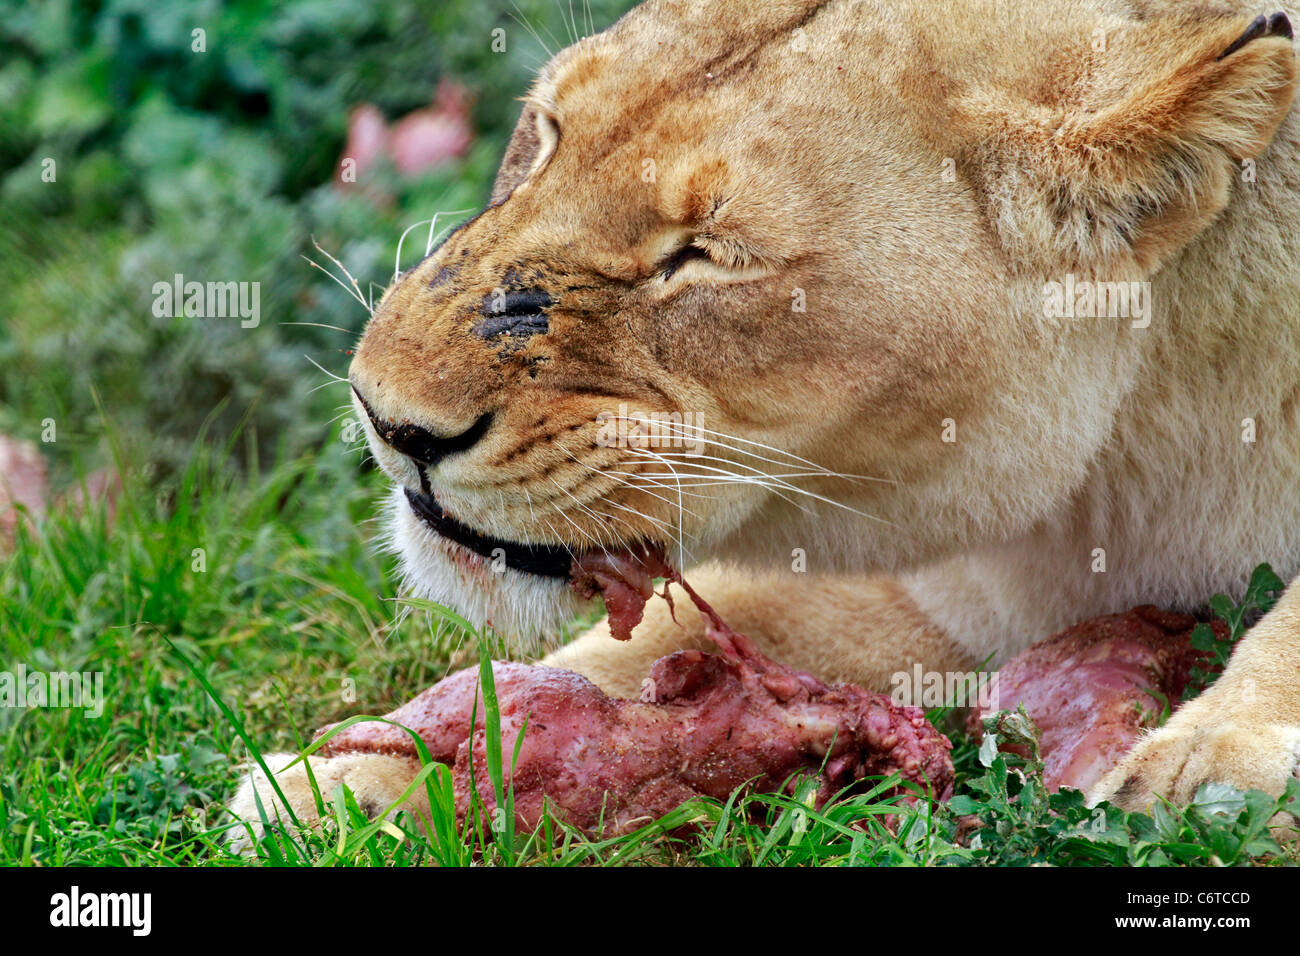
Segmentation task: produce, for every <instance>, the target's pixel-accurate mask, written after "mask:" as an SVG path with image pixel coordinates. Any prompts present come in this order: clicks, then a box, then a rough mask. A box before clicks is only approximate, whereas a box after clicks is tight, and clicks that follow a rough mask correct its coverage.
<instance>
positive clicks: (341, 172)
mask: <svg viewBox="0 0 1300 956" xmlns="http://www.w3.org/2000/svg"><path fill="white" fill-rule="evenodd" d="M473 140H474V136H473V133H472V131H471V130H470V118H469V95H468V93H467V92H466V91H465V88H464V87H463V86H461V85H460V84H459V83H453V82H451V81H449V80H443V81H442V82H440V83H439V84H438V89H437V92H436V93H435V94H434V100H433V104H432V105H430V106H427V107H425V108H423V109H418V110H415V111H414V112H411V113H408V114H407V115H406V116H404V117H402V118H401V119H400V120H398V121H397V122H396V123H394V124H393V125H392V126H391V127H390V126H389V125H388V123H387V122H386V121H385V119H384V116H383V114H382V113H380V111H379V109H378V108H377V107H375V106H373V105H371V104H369V103H364V104H362V105H361V106H358V107H357V108H356V109H354V110H353V111H352V116H351V117H350V118H349V119H348V141H347V145H346V146H344V149H343V156H342V157H341V158H340V161H339V165H338V172H337V173H336V174H335V184H336V185H337V186H339V187H340V188H343V189H348V188H351V187H354V186H356V185H358V184H359V183H360V182H361V181H362V179H363V177H364V176H365V174H366V173H368V172H370V171H371V170H373V169H374V167H375V165H376V164H377V163H378V162H379V161H380V159H382V158H385V157H387V158H388V159H389V160H390V161H391V162H392V164H393V166H394V167H395V168H396V169H397V171H398V172H400V173H401V174H402V175H404V176H414V175H417V174H419V173H422V172H424V171H426V170H429V169H434V168H436V167H438V166H441V165H443V164H444V163H448V162H451V161H452V160H454V159H458V158H460V157H461V156H464V155H465V154H466V153H467V152H468V151H469V147H470V144H471V143H472V142H473ZM348 160H351V164H350V166H351V170H352V172H353V173H355V177H352V176H348V177H347V178H345V173H346V171H347V170H346V168H345V165H344V164H345V163H346V162H347V161H348Z"/></svg>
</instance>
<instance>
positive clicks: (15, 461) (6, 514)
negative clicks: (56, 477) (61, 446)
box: [0, 435, 50, 549]
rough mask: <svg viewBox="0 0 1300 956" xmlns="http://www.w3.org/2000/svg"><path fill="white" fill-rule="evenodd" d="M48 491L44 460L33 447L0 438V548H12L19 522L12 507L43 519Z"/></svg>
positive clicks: (6, 437) (3, 437)
mask: <svg viewBox="0 0 1300 956" xmlns="http://www.w3.org/2000/svg"><path fill="white" fill-rule="evenodd" d="M49 490H50V488H49V476H48V474H47V472H46V469H45V459H43V458H42V457H41V453H40V452H39V451H37V450H36V446H35V445H33V444H32V443H31V442H29V441H19V440H17V439H14V438H9V437H8V436H6V435H0V548H6V549H7V548H9V547H10V546H12V545H13V540H14V529H15V528H16V527H17V526H18V521H19V513H18V510H17V508H16V507H14V506H15V505H22V506H23V507H25V508H26V509H27V510H28V511H29V512H30V513H31V516H32V517H34V518H42V517H44V516H45V498H46V496H47V495H48V494H49Z"/></svg>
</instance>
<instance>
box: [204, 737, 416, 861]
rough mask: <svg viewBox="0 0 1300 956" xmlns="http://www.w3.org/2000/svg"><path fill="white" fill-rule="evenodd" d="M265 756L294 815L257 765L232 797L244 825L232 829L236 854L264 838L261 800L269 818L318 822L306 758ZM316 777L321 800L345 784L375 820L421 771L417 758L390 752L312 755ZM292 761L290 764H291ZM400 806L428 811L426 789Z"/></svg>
mask: <svg viewBox="0 0 1300 956" xmlns="http://www.w3.org/2000/svg"><path fill="white" fill-rule="evenodd" d="M263 759H264V760H265V761H266V765H267V767H268V768H269V769H270V771H271V773H272V774H274V776H275V779H276V782H277V783H278V784H279V785H280V790H281V792H283V794H284V797H285V800H286V801H287V802H288V804H289V808H290V809H292V810H293V814H292V815H291V814H289V813H288V812H287V811H286V809H285V807H284V804H283V803H282V802H281V801H280V798H279V796H278V795H277V794H276V792H275V789H274V788H273V787H272V786H271V783H270V781H269V780H268V779H267V777H266V774H265V773H263V772H262V770H261V768H260V767H255V768H254V769H253V770H252V771H251V772H250V773H249V774H248V775H247V776H245V777H244V780H243V782H242V783H241V784H240V785H239V790H238V791H237V792H236V793H235V796H234V798H233V799H232V800H231V801H230V805H229V807H228V809H229V810H230V812H231V813H232V814H233V815H234V816H235V817H237V818H238V819H239V820H240V821H242V824H241V825H240V826H237V827H233V828H232V829H231V831H230V836H229V841H230V847H231V849H233V850H234V851H235V852H237V853H242V852H246V851H248V850H249V849H251V847H252V844H253V842H254V841H255V840H258V839H260V838H261V836H262V814H261V813H259V812H258V803H259V802H260V803H261V806H262V809H263V811H264V812H265V814H266V819H267V820H269V821H271V822H280V823H284V824H288V823H290V822H291V821H292V820H293V818H294V817H297V819H298V822H299V823H301V824H303V825H305V826H315V825H316V824H318V823H319V822H320V814H319V812H318V811H317V805H316V795H315V793H314V792H313V790H312V785H311V780H310V778H309V777H308V774H307V761H306V760H300V761H298V762H297V763H294V761H295V760H296V759H297V757H296V755H295V754H286V753H278V754H266V755H265V756H264V757H263ZM308 760H310V762H311V771H312V775H313V776H315V778H316V785H317V787H318V788H319V790H320V795H321V798H322V800H324V801H325V803H326V805H328V804H329V801H330V797H331V795H332V794H333V792H334V790H335V788H336V787H338V785H339V784H341V783H343V784H347V786H348V789H349V790H351V791H352V793H353V795H354V796H355V797H356V801H357V805H358V806H359V807H360V808H361V810H362V812H364V813H365V814H366V815H367V816H369V817H371V818H372V819H373V818H374V817H376V816H378V815H379V814H381V813H383V812H384V811H385V810H387V809H388V808H389V807H390V806H392V805H393V804H395V803H396V802H397V801H398V800H399V799H400V798H401V796H402V793H403V791H405V790H406V788H407V786H409V785H410V783H411V780H412V779H413V778H414V777H415V775H416V773H417V772H418V771H419V769H420V765H419V762H418V761H415V760H412V759H410V758H407V757H398V756H390V755H387V754H372V753H351V754H340V755H338V756H335V757H310V758H308ZM290 764H292V766H290ZM399 809H405V810H409V811H411V812H414V813H423V814H427V813H428V810H429V807H428V800H427V796H426V794H425V792H424V790H423V789H422V788H417V790H416V792H415V794H414V795H412V797H411V798H410V799H409V800H407V801H406V803H404V804H403V805H402V806H401V807H400V808H399Z"/></svg>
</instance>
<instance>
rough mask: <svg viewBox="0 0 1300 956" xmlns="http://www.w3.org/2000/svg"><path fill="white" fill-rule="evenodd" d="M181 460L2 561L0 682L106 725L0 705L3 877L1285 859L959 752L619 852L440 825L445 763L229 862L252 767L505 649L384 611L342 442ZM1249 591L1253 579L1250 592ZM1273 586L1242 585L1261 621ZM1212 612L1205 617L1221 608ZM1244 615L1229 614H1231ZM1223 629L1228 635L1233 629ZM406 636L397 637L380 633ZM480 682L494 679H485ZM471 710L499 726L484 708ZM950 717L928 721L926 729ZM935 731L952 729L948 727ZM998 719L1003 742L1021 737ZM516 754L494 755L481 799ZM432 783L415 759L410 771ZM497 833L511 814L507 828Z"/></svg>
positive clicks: (452, 628) (324, 800)
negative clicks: (242, 456)
mask: <svg viewBox="0 0 1300 956" xmlns="http://www.w3.org/2000/svg"><path fill="white" fill-rule="evenodd" d="M228 454H229V449H227V448H223V447H219V446H218V445H216V444H215V443H212V442H206V441H204V440H202V439H201V440H200V441H199V442H198V444H197V446H196V452H195V454H194V456H193V457H192V459H191V462H190V465H189V467H188V469H187V470H186V471H185V473H184V474H183V475H182V476H181V477H180V478H178V479H177V480H176V482H175V483H174V484H173V485H171V486H170V487H169V490H167V491H165V492H163V493H159V492H158V490H157V489H156V488H154V487H151V486H149V485H148V484H146V483H144V482H143V481H142V479H141V478H140V477H139V476H138V475H135V474H133V473H132V472H131V471H130V469H129V468H128V469H127V489H126V493H125V494H124V495H123V497H122V501H121V504H120V506H119V509H118V514H117V516H116V519H115V521H114V522H113V523H112V524H111V526H110V525H108V524H107V523H106V519H105V515H104V514H103V512H102V510H100V511H96V510H93V509H92V510H91V511H89V512H88V513H85V514H81V515H77V514H72V513H67V512H64V513H61V514H57V515H55V516H54V517H52V518H50V519H49V520H47V521H46V522H45V523H44V525H43V526H42V527H41V528H40V530H39V531H38V532H33V533H28V532H20V534H19V537H18V540H17V543H16V547H15V549H14V551H13V553H12V554H11V555H10V556H8V557H7V558H6V559H4V561H3V564H2V565H0V651H2V657H0V660H3V661H4V662H5V663H4V665H3V666H4V667H5V668H10V669H12V668H13V667H15V666H16V665H17V664H18V663H19V662H22V663H24V664H26V666H27V667H28V668H29V669H33V670H37V669H39V670H65V671H73V670H76V671H102V672H103V673H104V681H105V691H106V697H107V704H106V707H105V710H104V713H103V714H102V716H100V717H98V718H97V719H95V718H90V717H87V716H85V715H84V714H83V713H82V712H81V711H72V710H59V709H54V708H33V709H29V710H24V709H16V708H0V863H4V864H8V865H12V864H28V865H42V866H52V865H187V864H205V865H226V866H249V865H262V864H271V865H303V866H320V865H345V866H407V865H427V864H436V865H469V864H479V865H483V864H486V865H526V866H533V865H555V866H572V865H665V864H671V865H681V864H692V865H703V866H751V865H762V866H802V865H828V864H836V865H1024V864H1030V863H1053V864H1061V865H1088V864H1130V865H1176V864H1181V865H1214V864H1239V863H1255V864H1272V863H1286V862H1291V861H1292V857H1291V856H1290V855H1289V853H1288V852H1287V851H1283V850H1282V849H1281V848H1280V847H1279V846H1278V845H1277V844H1276V843H1275V842H1274V841H1273V839H1272V838H1271V837H1270V836H1269V833H1268V830H1267V826H1266V824H1267V821H1268V820H1269V819H1270V818H1271V817H1272V816H1273V814H1274V813H1275V812H1276V811H1278V810H1279V809H1288V808H1289V809H1293V810H1300V782H1297V783H1296V785H1295V787H1293V789H1292V791H1290V792H1289V793H1288V794H1287V795H1286V796H1285V797H1283V798H1282V799H1281V800H1277V799H1274V798H1271V797H1268V796H1266V795H1264V794H1259V793H1252V794H1240V793H1237V792H1236V791H1232V790H1231V789H1229V788H1209V789H1207V790H1206V791H1205V792H1203V793H1202V794H1201V796H1200V797H1199V798H1198V800H1197V802H1196V803H1194V804H1193V805H1192V806H1191V807H1188V808H1184V809H1177V810H1176V809H1173V808H1166V807H1159V808H1157V809H1156V811H1155V812H1154V813H1153V814H1152V815H1151V816H1146V815H1140V814H1126V813H1123V812H1121V811H1119V810H1117V809H1115V808H1113V807H1104V808H1102V809H1101V810H1090V809H1087V808H1085V807H1084V806H1083V802H1082V798H1081V795H1079V794H1078V793H1075V792H1065V793H1060V794H1054V795H1049V794H1047V793H1046V791H1045V790H1044V789H1043V787H1042V784H1041V781H1040V778H1039V776H1038V774H1037V765H1036V763H1035V762H1034V761H1032V760H1031V761H1026V760H1022V759H1020V758H1017V757H1012V756H1009V755H1007V754H1004V753H999V752H998V751H997V750H996V748H995V747H994V746H993V744H992V743H991V741H995V740H997V739H998V738H997V737H994V736H989V737H986V743H985V744H984V746H982V747H978V748H977V747H976V746H975V745H974V744H973V743H972V742H970V741H969V740H967V739H965V738H964V737H961V736H958V737H956V741H957V744H956V747H955V750H954V757H955V762H956V765H957V769H958V792H957V796H956V798H955V799H954V800H953V801H952V802H951V803H949V804H947V805H946V806H938V805H934V804H932V803H929V802H927V801H924V800H921V801H919V802H918V803H916V804H915V805H911V806H909V805H904V804H901V803H900V802H899V801H898V800H897V799H896V798H893V797H890V796H888V795H887V794H888V791H889V789H890V785H891V783H892V781H881V782H880V783H879V784H878V785H876V786H874V787H872V788H870V789H867V790H865V791H862V792H857V793H852V794H845V795H843V796H842V797H840V798H839V799H836V800H834V801H832V802H831V803H830V804H828V805H827V806H825V807H823V808H821V809H820V810H818V809H814V808H813V806H812V802H811V799H810V794H809V791H808V787H807V786H806V785H804V784H800V783H797V782H796V783H795V785H794V786H793V787H792V792H790V793H786V794H763V793H753V792H749V791H744V790H742V791H740V792H737V793H736V794H733V795H732V797H731V799H729V800H728V801H726V802H725V803H718V802H714V801H697V802H695V803H692V804H688V805H686V806H684V807H682V808H680V809H679V810H677V811H675V812H674V813H672V814H670V815H669V816H668V817H667V818H665V819H664V820H660V821H657V822H655V823H653V824H651V825H648V826H646V827H644V828H642V829H641V830H639V831H637V832H635V833H632V834H628V835H624V836H621V837H618V838H614V839H607V840H592V839H588V838H586V837H584V836H583V835H581V834H579V833H576V832H573V831H571V830H568V829H566V828H565V827H564V826H563V825H561V824H560V823H559V822H558V821H556V820H554V819H546V820H544V821H543V822H542V825H541V826H540V827H539V828H538V830H537V831H536V832H533V833H515V832H514V831H513V829H512V827H510V826H497V827H493V826H491V825H490V823H491V817H490V815H489V814H486V813H485V812H484V810H483V808H482V807H476V809H475V814H472V815H471V819H470V820H469V821H466V822H465V823H463V824H461V825H459V826H458V824H457V821H456V818H455V812H454V809H453V801H452V794H451V783H450V775H449V773H448V771H447V769H446V768H444V767H440V766H437V765H433V764H431V763H429V764H428V765H427V766H426V767H425V770H424V771H423V773H422V775H421V776H420V777H419V778H418V779H417V781H416V782H415V784H414V785H415V786H420V787H423V788H425V789H426V793H427V795H428V797H429V803H430V806H431V807H432V815H431V818H430V819H427V820H423V821H420V820H415V819H412V818H411V817H409V816H407V815H405V814H399V815H395V816H394V815H389V816H388V817H386V818H384V819H380V820H377V821H371V820H368V819H367V818H366V817H365V816H364V814H362V813H361V812H360V810H359V809H358V807H357V804H356V801H355V800H354V799H353V798H352V796H351V794H349V793H348V792H346V790H339V791H337V792H334V793H321V794H320V795H319V797H320V801H321V806H322V807H323V808H324V809H325V811H326V822H325V824H324V825H323V826H322V827H321V828H319V829H317V830H304V829H298V828H295V827H293V826H288V827H283V828H272V830H271V832H270V833H269V834H268V835H267V836H266V837H264V838H263V839H262V840H261V841H260V842H259V843H258V844H257V845H256V847H255V849H254V852H253V853H251V854H249V855H246V856H235V855H233V854H231V853H230V852H229V851H227V850H226V849H225V837H226V834H227V831H228V829H229V828H230V827H231V826H233V825H234V824H233V823H232V821H231V820H230V819H229V818H228V816H227V815H226V814H225V813H224V811H223V809H222V807H223V806H224V803H225V801H226V800H228V799H229V797H230V795H231V794H232V792H233V790H234V787H235V786H236V785H237V783H238V780H239V777H240V774H241V766H242V765H244V764H245V763H246V762H247V761H248V760H249V759H250V757H251V755H250V752H249V748H248V746H247V745H246V744H250V743H251V744H252V745H253V747H254V749H258V750H264V751H267V752H270V751H273V750H285V749H292V750H296V751H297V750H301V749H302V747H303V742H304V741H305V740H308V739H310V737H311V733H312V731H313V730H314V729H315V728H316V727H318V726H320V725H322V724H324V723H327V722H329V721H333V720H343V719H346V718H348V717H350V716H353V715H357V714H377V713H385V712H387V711H389V710H391V709H393V708H394V707H395V706H396V705H398V704H400V703H401V702H403V701H405V700H406V699H408V698H409V697H411V696H413V695H414V694H416V693H418V692H419V691H420V690H423V689H424V688H425V687H427V686H429V685H430V684H432V683H433V682H434V681H436V680H437V679H439V678H440V677H441V676H443V674H445V673H446V671H447V670H448V669H449V668H451V667H460V666H469V665H472V664H473V663H474V662H475V661H476V660H477V661H478V662H479V663H480V665H482V664H483V663H484V662H485V661H486V660H488V658H489V656H500V655H501V653H502V648H501V647H500V646H498V645H488V644H485V643H481V642H479V641H477V640H476V639H475V638H474V637H473V636H471V635H469V634H467V633H466V631H465V630H464V629H463V628H461V627H458V626H456V625H455V624H454V618H453V617H450V616H448V615H442V616H438V615H427V614H424V613H410V614H406V615H402V614H401V613H400V611H401V607H402V606H401V605H400V604H399V603H397V601H396V595H395V593H394V591H393V583H392V582H393V578H392V568H391V566H390V562H389V561H388V559H386V558H384V557H383V556H380V555H378V554H377V553H376V549H375V547H374V545H373V543H372V542H371V541H369V540H368V537H369V536H371V535H373V532H374V528H375V525H374V524H373V522H372V521H371V517H372V515H373V514H374V512H375V500H376V498H377V496H379V495H380V494H382V487H381V485H380V482H379V480H378V478H377V476H376V475H374V474H372V473H368V474H362V475H360V476H358V469H357V458H358V456H357V452H356V451H355V449H350V448H348V447H347V446H345V444H344V443H343V442H342V441H341V440H334V441H331V442H329V443H327V444H326V445H325V446H324V447H322V448H321V449H319V450H318V451H317V452H316V453H314V454H312V455H310V456H306V457H303V458H298V459H288V460H284V461H282V462H281V463H279V464H277V465H276V466H275V467H273V468H271V469H269V470H266V471H265V472H262V471H259V469H258V468H257V465H256V461H255V459H254V463H253V466H252V468H251V469H250V471H249V472H248V473H247V474H246V475H245V476H243V477H234V476H233V475H234V473H233V472H231V471H230V470H229V469H227V468H226V467H224V465H223V462H224V461H225V460H226V456H227V455H228ZM1261 580H1263V579H1261ZM1270 599H1271V592H1269V591H1267V590H1262V589H1253V590H1252V593H1251V595H1250V600H1251V601H1254V602H1256V603H1257V604H1259V605H1260V606H1263V605H1266V604H1267V602H1268V600H1270ZM1220 603H1221V602H1220ZM1241 608H1242V606H1239V605H1234V604H1232V603H1231V602H1229V603H1228V604H1227V605H1223V606H1222V608H1221V609H1222V611H1223V612H1224V613H1225V614H1229V615H1233V614H1237V612H1238V611H1240V610H1241ZM1240 620H1241V618H1240V615H1239V614H1237V617H1236V621H1237V622H1238V623H1239V622H1240ZM398 621H400V623H397V622H398ZM484 674H485V676H487V675H490V669H486V670H484ZM486 690H487V692H486V693H485V697H484V701H483V705H484V707H485V710H486V716H487V718H488V721H489V724H494V723H495V721H496V719H497V718H496V713H495V698H494V693H493V691H492V689H491V687H490V685H489V686H488V688H487V689H486ZM933 716H934V717H935V718H936V719H943V716H944V715H942V714H939V713H936V714H934V715H933ZM948 723H951V721H948ZM1024 733H1025V731H1024V729H1023V728H1021V727H1019V725H1018V724H1017V723H1016V722H1015V721H1014V720H1013V721H1010V722H1004V724H1003V726H1002V736H1007V735H1011V736H1014V737H1016V738H1017V741H1016V742H1019V743H1022V744H1023V743H1024V740H1023V736H1024ZM514 743H515V742H513V741H508V740H507V741H504V742H503V744H504V746H498V747H494V748H489V750H488V757H489V766H488V773H489V775H490V777H491V782H492V785H493V789H494V791H495V792H496V794H497V796H498V803H499V804H501V805H508V802H509V800H510V794H509V784H508V774H507V773H506V772H505V769H506V765H507V763H508V761H509V760H510V759H511V757H512V753H511V747H512V745H513V744H514ZM426 763H427V761H426ZM506 816H507V818H508V817H509V815H508V814H507V815H506Z"/></svg>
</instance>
